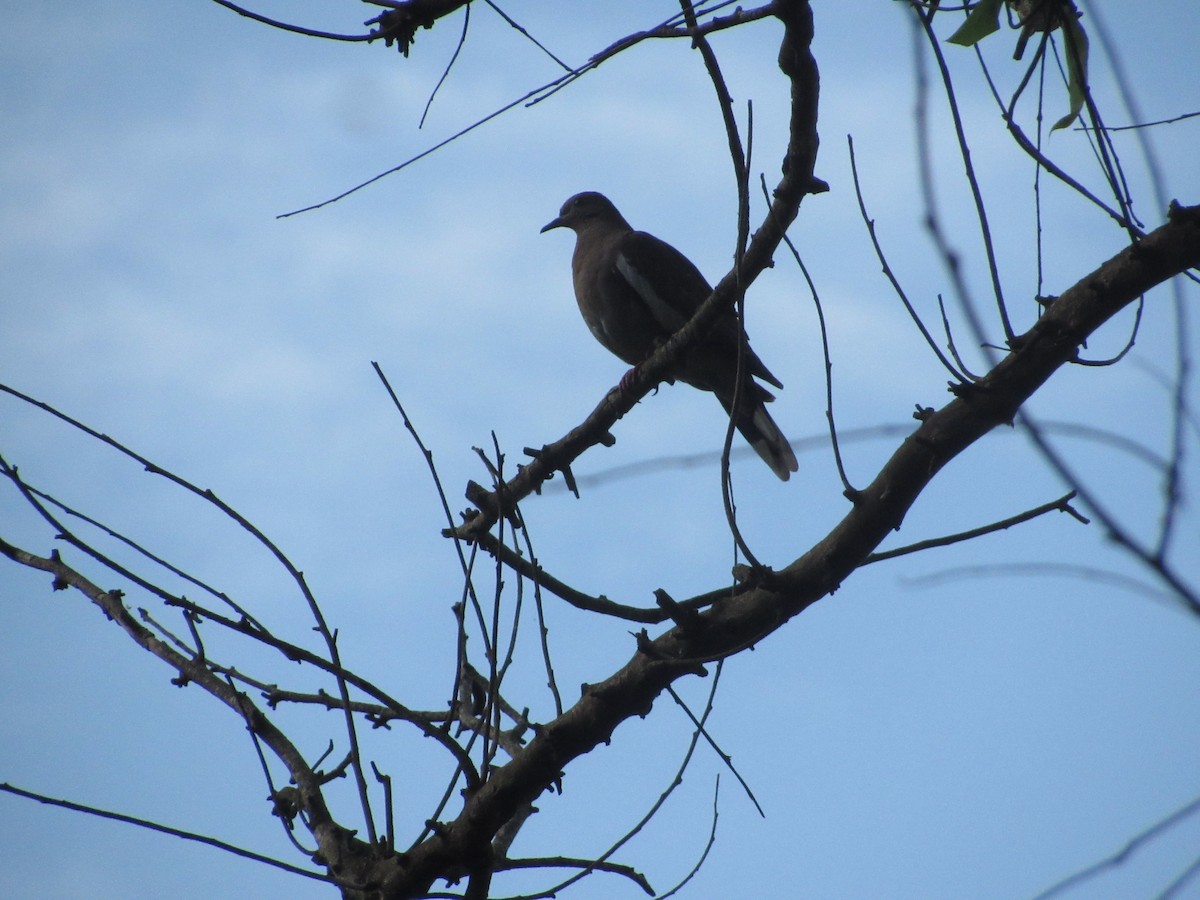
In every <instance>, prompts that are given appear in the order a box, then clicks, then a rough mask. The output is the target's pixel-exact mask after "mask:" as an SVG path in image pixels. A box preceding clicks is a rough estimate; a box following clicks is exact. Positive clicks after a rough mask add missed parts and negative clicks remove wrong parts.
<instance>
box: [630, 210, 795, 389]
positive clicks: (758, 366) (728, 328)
mask: <svg viewBox="0 0 1200 900" xmlns="http://www.w3.org/2000/svg"><path fill="white" fill-rule="evenodd" d="M616 267H617V271H618V272H619V273H620V274H621V276H622V277H623V278H624V279H625V281H626V283H627V284H628V285H629V286H630V287H631V288H632V289H633V290H634V292H635V293H636V294H637V295H638V297H639V298H640V299H641V301H642V303H643V304H644V305H645V307H646V309H647V310H648V311H649V312H650V314H651V316H652V317H653V318H654V321H655V322H657V323H658V324H659V325H660V326H662V329H663V331H664V332H665V333H667V334H674V333H675V332H676V331H678V330H679V329H680V328H682V327H683V326H684V325H685V324H687V322H688V320H689V319H691V317H692V316H693V315H695V313H696V310H697V309H699V308H700V305H701V304H702V303H703V302H704V301H705V300H706V299H707V298H708V295H709V294H711V293H712V287H711V286H710V285H709V283H708V281H707V280H706V279H705V277H704V276H703V275H701V274H700V270H699V269H697V268H696V266H695V265H694V264H693V263H692V261H691V260H690V259H688V258H687V257H686V256H684V255H683V254H682V253H680V252H679V251H678V250H676V249H675V248H674V247H672V246H671V245H670V244H668V243H667V242H666V241H662V240H659V239H658V238H656V237H654V235H652V234H646V232H644V231H631V232H629V233H628V234H627V235H625V237H624V238H622V240H621V242H620V245H619V246H618V248H617V259H616ZM738 331H739V329H738V327H737V319H736V317H735V316H734V315H733V313H732V312H729V313H728V314H726V315H722V316H721V317H720V318H719V319H718V320H717V321H716V322H715V323H714V324H713V326H712V329H711V330H710V331H709V333H708V335H707V336H705V338H704V340H703V342H702V343H703V344H705V345H707V346H706V347H705V350H706V353H705V355H708V356H712V355H714V354H715V355H716V356H719V357H728V359H729V360H730V361H733V360H736V359H737V345H738ZM742 353H743V357H744V359H745V363H746V365H747V367H748V369H747V371H749V372H750V374H752V375H754V376H756V377H758V378H761V379H762V380H763V381H765V382H767V383H768V384H772V385H774V386H775V387H777V388H782V387H783V385H782V384H781V383H780V381H779V379H778V378H776V377H775V376H774V375H772V374H771V371H770V370H769V369H768V368H767V367H766V364H765V363H763V361H762V360H761V359H759V358H758V354H756V353H755V352H754V351H753V350H752V349H750V345H749V343H748V342H747V343H746V344H745V345H744V346H743V348H742Z"/></svg>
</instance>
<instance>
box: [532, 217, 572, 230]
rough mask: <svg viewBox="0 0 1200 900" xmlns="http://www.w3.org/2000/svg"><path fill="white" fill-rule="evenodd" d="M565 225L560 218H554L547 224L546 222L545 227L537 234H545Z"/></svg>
mask: <svg viewBox="0 0 1200 900" xmlns="http://www.w3.org/2000/svg"><path fill="white" fill-rule="evenodd" d="M565 224H566V223H565V222H563V220H562V216H558V217H556V218H553V219H551V220H550V221H549V222H547V223H546V224H545V225H543V226H542V230H541V231H539V232H538V234H545V233H546V232H547V231H549V230H550V229H551V228H562V227H563V225H565Z"/></svg>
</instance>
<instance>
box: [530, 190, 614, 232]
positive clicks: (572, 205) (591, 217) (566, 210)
mask: <svg viewBox="0 0 1200 900" xmlns="http://www.w3.org/2000/svg"><path fill="white" fill-rule="evenodd" d="M597 224H603V225H609V226H612V225H616V226H623V227H625V228H628V227H629V223H628V222H626V221H625V218H624V217H623V216H622V215H621V214H620V213H619V212H617V208H616V207H615V206H613V205H612V201H611V200H609V199H608V198H607V197H605V196H604V195H603V194H600V193H597V192H596V191H584V192H583V193H582V194H576V195H575V196H574V197H572V198H570V199H569V200H568V201H567V202H566V203H564V204H563V205H562V209H560V210H559V211H558V217H557V218H554V219H551V220H550V221H549V222H547V223H546V224H545V225H544V226H543V227H542V233H543V234H544V233H546V232H547V231H549V230H550V229H551V228H570V229H572V230H573V231H576V232H578V231H579V230H580V229H581V228H587V227H589V226H591V225H597Z"/></svg>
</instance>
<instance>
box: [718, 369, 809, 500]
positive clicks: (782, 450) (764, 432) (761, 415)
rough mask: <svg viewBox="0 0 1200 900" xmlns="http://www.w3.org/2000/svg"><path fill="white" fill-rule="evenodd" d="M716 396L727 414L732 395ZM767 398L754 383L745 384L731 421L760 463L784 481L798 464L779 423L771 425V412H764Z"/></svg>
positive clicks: (730, 405)
mask: <svg viewBox="0 0 1200 900" xmlns="http://www.w3.org/2000/svg"><path fill="white" fill-rule="evenodd" d="M754 388H758V390H757V391H756V390H754ZM717 399H718V400H720V401H721V405H722V406H723V407H725V412H726V413H731V411H732V407H733V397H732V396H729V397H726V396H724V394H722V393H719V394H717ZM771 399H772V397H771V395H770V394H769V393H767V391H766V390H764V389H763V388H762V387H760V386H759V385H757V384H755V383H754V382H750V383H748V384H746V385H745V389H744V390H743V394H742V398H741V402H740V403H739V404H738V415H737V419H736V420H735V422H734V424H735V425H736V426H737V430H738V431H740V432H741V433H742V437H744V438H745V439H746V442H747V443H748V444H749V445H750V446H751V447H753V448H754V452H755V453H757V454H758V455H759V456H761V457H762V458H763V462H765V463H766V464H767V465H768V466H770V467H771V471H772V472H774V473H775V474H776V475H777V476H779V480H780V481H787V480H788V477H789V476H790V475H791V474H792V472H795V471H796V470H797V469H799V468H800V466H799V464H798V463H797V462H796V454H795V453H793V452H792V446H791V444H789V443H788V439H787V438H786V437H784V434H783V432H782V431H780V430H779V426H778V425H776V424H775V420H774V419H772V418H771V414H770V413H769V412H767V407H766V404H767V402H768V401H769V400H771Z"/></svg>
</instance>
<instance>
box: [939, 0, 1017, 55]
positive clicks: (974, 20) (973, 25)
mask: <svg viewBox="0 0 1200 900" xmlns="http://www.w3.org/2000/svg"><path fill="white" fill-rule="evenodd" d="M1003 3H1004V0H980V2H979V4H978V5H977V6H976V7H975V8H974V9H973V10H971V13H970V15H968V16H967V21H965V22H963V23H962V25H961V26H960V27H959V29H958V31H956V32H954V34H952V35H950V37H949V41H950V43H952V44H959V45H961V46H963V47H971V46H974V45H975V44H977V43H979V42H980V41H982V40H983V39H984V38H985V37H987V36H988V35H989V34H991V33H992V32H993V31H999V30H1000V7H1001V6H1002V5H1003Z"/></svg>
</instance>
